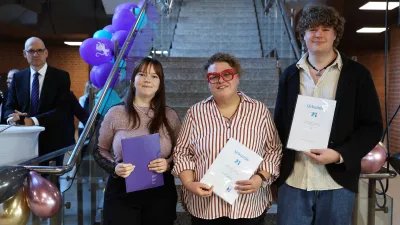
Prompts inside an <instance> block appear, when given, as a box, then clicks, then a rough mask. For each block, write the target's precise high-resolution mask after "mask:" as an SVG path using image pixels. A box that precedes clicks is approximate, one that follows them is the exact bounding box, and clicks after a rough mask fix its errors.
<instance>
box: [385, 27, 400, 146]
mask: <svg viewBox="0 0 400 225" xmlns="http://www.w3.org/2000/svg"><path fill="white" fill-rule="evenodd" d="M390 37H391V39H390V50H389V74H390V75H389V81H388V83H389V93H388V98H389V100H388V102H389V106H388V108H389V119H390V118H391V117H392V115H393V113H394V112H395V111H396V109H397V107H398V105H399V104H400V28H398V27H397V28H393V29H391V34H390ZM390 148H391V149H390V150H391V152H400V115H397V116H396V117H395V119H394V120H393V122H392V124H391V125H390Z"/></svg>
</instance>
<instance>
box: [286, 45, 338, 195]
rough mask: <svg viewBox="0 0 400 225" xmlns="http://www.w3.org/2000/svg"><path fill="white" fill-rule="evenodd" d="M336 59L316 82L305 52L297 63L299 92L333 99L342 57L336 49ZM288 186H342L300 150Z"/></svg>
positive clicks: (333, 187)
mask: <svg viewBox="0 0 400 225" xmlns="http://www.w3.org/2000/svg"><path fill="white" fill-rule="evenodd" d="M336 54H337V58H336V61H335V62H334V63H333V64H332V65H331V66H329V67H328V68H326V70H325V71H324V73H323V74H322V76H321V77H320V78H319V80H318V82H317V84H315V83H314V81H313V79H312V77H311V75H310V70H309V67H308V64H307V63H306V57H307V56H308V53H307V54H305V55H304V56H303V57H302V58H301V59H300V60H299V62H298V63H297V67H298V68H299V69H300V94H301V95H306V96H311V97H316V98H324V99H331V100H334V99H335V96H336V89H337V84H338V81H339V76H340V70H341V69H342V66H343V65H342V58H341V57H340V54H339V52H338V51H336ZM286 183H287V184H288V185H289V186H292V187H295V188H299V189H303V190H307V191H323V190H335V189H340V188H343V187H342V186H340V185H339V184H338V183H336V181H334V180H333V178H332V177H331V176H330V175H329V173H328V171H327V170H326V167H325V165H321V164H317V163H315V162H314V161H313V160H311V159H310V158H309V157H308V156H306V155H304V154H303V153H301V152H296V160H295V163H294V167H293V172H292V174H291V175H290V176H289V177H288V179H287V180H286Z"/></svg>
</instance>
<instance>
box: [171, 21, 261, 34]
mask: <svg viewBox="0 0 400 225" xmlns="http://www.w3.org/2000/svg"><path fill="white" fill-rule="evenodd" d="M196 26H200V25H199V24H196ZM201 26H202V27H207V28H208V29H213V30H223V29H242V31H243V32H246V30H256V29H258V26H257V24H256V23H252V24H233V23H227V24H221V23H215V22H213V23H211V22H210V23H204V24H202V25H201ZM176 27H177V28H178V27H179V28H182V29H193V28H194V27H195V25H193V24H191V23H180V22H178V24H177V25H176Z"/></svg>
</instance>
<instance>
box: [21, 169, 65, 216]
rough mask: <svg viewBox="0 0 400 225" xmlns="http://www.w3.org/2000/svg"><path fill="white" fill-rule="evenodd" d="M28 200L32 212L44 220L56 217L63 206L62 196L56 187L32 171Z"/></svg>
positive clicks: (29, 177) (30, 173)
mask: <svg viewBox="0 0 400 225" xmlns="http://www.w3.org/2000/svg"><path fill="white" fill-rule="evenodd" d="M27 200H28V205H29V208H30V209H31V210H32V212H33V213H34V214H35V215H36V216H39V217H42V218H50V217H52V216H54V215H55V214H56V213H57V212H59V211H60V209H61V206H62V198H61V194H60V191H59V190H58V188H57V187H56V185H54V184H53V183H51V182H50V181H48V180H46V179H44V178H43V177H42V176H40V174H38V173H36V172H34V171H30V172H29V176H28V194H27Z"/></svg>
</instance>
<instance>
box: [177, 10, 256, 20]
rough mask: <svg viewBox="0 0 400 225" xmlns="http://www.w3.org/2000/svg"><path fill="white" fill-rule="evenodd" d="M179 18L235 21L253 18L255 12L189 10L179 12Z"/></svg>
mask: <svg viewBox="0 0 400 225" xmlns="http://www.w3.org/2000/svg"><path fill="white" fill-rule="evenodd" d="M179 16H182V17H193V18H204V17H207V18H210V17H211V18H214V17H216V18H229V19H235V18H255V12H254V11H250V10H249V11H246V12H242V11H225V12H211V13H209V12H197V11H189V10H183V9H182V10H181V12H180V13H179Z"/></svg>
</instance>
